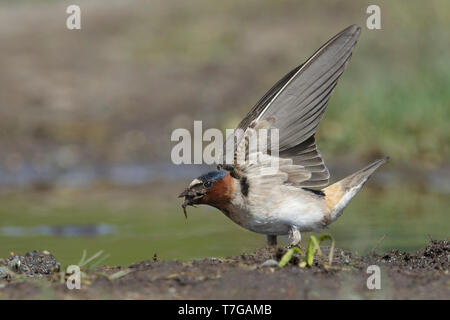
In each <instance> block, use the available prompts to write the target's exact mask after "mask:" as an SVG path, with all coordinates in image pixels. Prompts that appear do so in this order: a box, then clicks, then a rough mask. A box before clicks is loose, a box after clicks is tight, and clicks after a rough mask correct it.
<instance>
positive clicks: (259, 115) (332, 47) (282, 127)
mask: <svg viewBox="0 0 450 320" xmlns="http://www.w3.org/2000/svg"><path fill="white" fill-rule="evenodd" d="M359 34H360V28H359V27H358V26H356V25H352V26H350V27H348V28H346V29H345V30H343V31H341V32H340V33H339V34H337V35H336V36H334V37H333V38H332V39H331V40H329V41H328V42H327V43H326V44H325V45H323V46H322V47H321V48H320V49H319V50H318V51H317V52H316V53H315V54H314V55H313V56H312V57H310V58H309V59H308V60H307V61H306V62H305V63H304V64H302V65H301V66H298V67H297V68H295V69H293V70H292V71H291V72H289V73H288V74H287V75H286V76H284V77H283V78H282V79H281V80H280V81H279V82H278V83H277V84H275V86H274V87H272V89H270V90H269V92H267V93H266V95H264V97H263V98H262V99H261V100H260V101H259V102H258V103H257V104H256V105H255V106H254V107H253V108H252V109H251V110H250V112H249V113H248V114H247V116H246V117H245V118H244V119H243V120H242V121H241V122H240V123H239V125H238V127H237V128H236V130H235V133H236V132H239V130H237V129H241V130H240V132H242V131H244V132H245V131H246V129H247V128H248V126H249V125H250V124H251V123H252V122H254V121H257V122H258V123H259V122H260V121H264V120H267V119H273V120H272V121H273V122H274V123H275V126H276V128H278V129H279V156H280V157H281V158H287V159H292V161H293V164H295V165H299V166H302V167H303V168H304V169H305V170H306V171H308V172H310V173H311V175H310V177H309V179H308V180H304V181H303V182H302V183H301V186H304V187H320V186H324V185H326V184H328V179H329V176H330V174H329V172H328V169H327V167H326V166H325V164H324V162H323V160H322V157H321V154H320V152H319V150H318V149H317V146H316V142H315V138H314V135H315V132H316V128H317V125H318V124H319V121H320V119H321V118H322V116H323V114H324V112H325V109H326V106H327V104H328V100H329V98H330V95H331V93H332V91H333V89H334V88H335V86H336V84H337V80H338V79H339V77H340V75H341V74H342V72H343V71H344V69H345V67H346V66H347V64H348V62H349V60H350V57H351V55H352V49H353V47H354V46H355V44H356V41H357V39H358V36H359ZM243 136H244V135H242V134H241V135H236V134H235V135H231V136H230V137H228V139H227V142H228V141H229V139H235V140H236V141H237V143H236V144H235V146H238V145H239V144H240V140H241V139H242V137H243ZM227 142H226V145H227ZM228 145H230V144H228ZM225 150H226V152H227V153H228V152H229V151H231V150H228V149H227V147H226V146H225ZM232 152H233V151H232ZM234 153H237V149H236V147H235V149H234Z"/></svg>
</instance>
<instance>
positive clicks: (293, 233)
mask: <svg viewBox="0 0 450 320" xmlns="http://www.w3.org/2000/svg"><path fill="white" fill-rule="evenodd" d="M300 240H302V235H301V234H300V231H298V229H297V227H295V226H291V228H290V229H289V247H291V248H292V247H295V246H296V245H298V244H299V243H300Z"/></svg>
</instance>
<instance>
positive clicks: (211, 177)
mask: <svg viewBox="0 0 450 320" xmlns="http://www.w3.org/2000/svg"><path fill="white" fill-rule="evenodd" d="M232 179H233V178H232V177H231V176H230V173H229V172H228V171H225V170H215V171H211V172H208V173H206V174H204V175H201V176H200V177H198V178H196V179H194V180H192V182H191V183H190V184H189V186H188V187H187V188H186V190H184V191H183V192H182V193H181V194H180V195H179V196H178V197H179V198H182V197H184V202H183V204H182V207H183V210H184V215H185V216H186V218H187V213H186V207H187V206H194V205H196V204H208V205H211V206H213V207H216V208H219V209H221V208H222V207H223V206H224V205H226V204H227V203H229V201H230V200H231V194H232V191H233V182H232Z"/></svg>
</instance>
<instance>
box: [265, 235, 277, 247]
mask: <svg viewBox="0 0 450 320" xmlns="http://www.w3.org/2000/svg"><path fill="white" fill-rule="evenodd" d="M266 239H267V245H268V246H276V245H277V236H274V235H271V234H266Z"/></svg>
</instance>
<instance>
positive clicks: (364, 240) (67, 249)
mask: <svg viewBox="0 0 450 320" xmlns="http://www.w3.org/2000/svg"><path fill="white" fill-rule="evenodd" d="M160 193H161V194H158V192H156V194H155V191H145V190H129V189H128V190H127V189H121V190H106V191H105V190H85V191H83V190H78V191H74V190H58V191H51V192H39V193H37V192H29V193H23V192H22V193H8V194H1V195H0V216H1V224H0V227H4V226H22V227H30V226H38V225H51V226H61V225H92V224H109V225H113V226H116V230H117V232H116V233H114V234H109V235H104V236H76V237H61V236H27V235H22V236H5V235H3V236H0V257H6V256H8V254H9V252H11V251H13V252H15V253H20V254H24V253H25V252H26V251H30V250H35V249H39V250H44V249H45V250H49V251H50V252H52V253H53V254H54V255H55V256H56V257H57V259H58V260H59V261H61V262H62V264H63V265H67V264H72V263H76V262H78V261H79V259H80V257H81V255H82V252H83V249H87V252H88V255H89V254H94V253H95V252H97V251H99V250H104V252H105V253H107V254H109V255H110V256H109V258H108V259H107V260H105V263H106V264H108V265H128V264H131V263H133V262H137V261H142V260H147V259H152V257H153V255H154V254H155V253H156V254H157V255H158V257H159V258H160V259H179V260H187V259H192V258H202V257H226V256H229V255H237V254H240V253H241V252H244V251H251V250H254V249H256V248H258V247H261V246H264V245H265V239H264V237H263V236H262V235H259V234H255V233H252V232H250V231H247V230H244V229H242V228H241V227H239V226H237V225H235V224H234V223H233V222H231V221H229V220H228V219H227V218H226V217H225V216H224V215H222V214H221V213H220V212H218V211H217V210H215V209H213V208H209V207H199V208H197V209H195V208H189V209H190V210H188V214H189V219H188V220H186V219H185V218H184V216H183V213H182V211H181V208H180V206H179V205H180V203H179V202H180V199H177V198H175V197H173V196H172V195H171V192H167V191H166V192H165V193H164V192H160ZM150 195H151V196H150ZM449 205H450V200H449V197H448V195H442V194H434V193H428V192H424V191H420V190H419V189H415V188H410V187H404V188H400V187H396V188H387V189H382V190H380V189H376V190H374V189H369V188H366V189H364V190H363V191H361V192H360V193H359V194H358V196H357V197H356V198H355V199H354V200H353V201H352V203H351V204H350V206H349V207H348V208H347V209H346V210H345V212H344V214H343V216H342V217H340V218H339V220H338V221H336V222H335V223H334V224H333V225H332V226H331V227H330V228H328V229H327V230H325V231H324V232H328V233H331V234H332V235H333V236H334V237H335V239H336V245H337V246H338V247H340V248H344V249H350V250H356V251H358V252H359V253H364V252H367V251H368V250H370V249H371V248H372V247H373V246H374V245H375V244H376V243H377V241H378V240H379V239H380V238H382V237H383V235H384V234H386V237H385V239H384V240H383V241H382V243H381V244H380V246H379V247H378V251H379V252H380V251H386V250H390V249H393V248H396V249H401V250H406V251H415V250H418V249H421V248H423V247H424V246H425V245H426V243H427V241H428V240H429V236H431V237H433V238H438V239H441V238H447V237H448V236H449V230H450V219H449V213H448V209H449V207H450V206H449ZM307 236H308V234H303V240H305V239H307Z"/></svg>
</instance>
